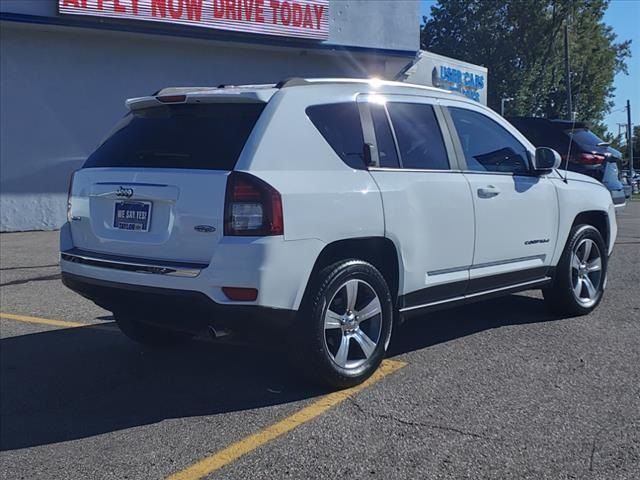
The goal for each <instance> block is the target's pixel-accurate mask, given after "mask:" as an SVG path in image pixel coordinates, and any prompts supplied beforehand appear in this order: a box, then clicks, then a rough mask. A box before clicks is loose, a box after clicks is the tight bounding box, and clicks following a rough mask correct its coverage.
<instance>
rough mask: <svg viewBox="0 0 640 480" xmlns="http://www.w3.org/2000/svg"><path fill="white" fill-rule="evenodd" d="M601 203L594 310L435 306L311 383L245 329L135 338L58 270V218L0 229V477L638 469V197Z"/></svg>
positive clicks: (526, 300) (506, 303) (606, 475)
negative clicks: (357, 379) (617, 207)
mask: <svg viewBox="0 0 640 480" xmlns="http://www.w3.org/2000/svg"><path fill="white" fill-rule="evenodd" d="M618 221H619V228H620V231H619V236H618V242H617V245H616V248H615V251H614V255H613V257H612V258H611V261H610V267H609V268H610V270H609V285H608V290H607V292H606V295H605V298H604V300H603V302H602V304H601V305H600V307H599V308H598V309H597V310H596V311H595V312H593V313H592V314H591V315H588V316H585V317H578V318H557V317H554V316H552V315H550V314H549V313H547V312H546V310H545V308H544V305H543V303H542V300H541V297H540V295H539V293H537V292H529V293H526V294H518V295H511V296H509V297H505V298H502V299H497V300H491V301H485V302H482V303H477V304H473V305H469V306H465V307H461V308H456V309H453V310H447V311H442V312H438V313H432V314H429V315H426V316H424V317H423V318H417V319H414V320H411V321H409V322H408V323H406V324H405V325H404V326H403V327H402V328H400V329H398V330H397V331H396V336H395V339H394V342H393V344H392V347H391V352H390V353H389V356H388V361H387V362H388V363H387V364H386V365H385V369H386V370H385V371H384V372H383V374H381V375H378V376H377V378H375V379H373V381H372V382H370V384H368V385H367V386H366V387H365V388H362V389H357V390H355V391H343V392H341V393H339V394H329V395H328V396H325V395H327V392H324V391H322V390H320V389H318V388H316V387H313V386H311V385H309V384H308V383H306V382H305V381H303V380H302V379H301V378H300V377H299V375H298V374H297V372H296V370H295V369H294V368H293V367H292V366H291V365H289V364H288V362H287V361H286V358H287V355H286V352H284V351H282V350H280V349H279V348H274V347H273V346H272V345H271V344H269V343H267V342H257V341H256V340H255V339H253V340H251V341H243V340H242V339H237V340H234V341H229V342H227V343H214V342H209V341H195V342H193V343H191V344H189V345H188V346H185V347H182V348H179V349H174V350H170V351H152V352H150V351H146V350H143V349H141V348H140V347H138V346H137V345H136V344H134V343H133V342H131V341H129V340H128V339H127V338H125V337H124V336H123V335H122V334H121V333H120V332H119V331H118V329H117V328H116V327H115V325H114V323H113V318H112V317H111V314H110V313H109V312H106V311H104V310H102V309H100V308H98V307H96V306H95V305H93V304H92V303H91V302H89V301H87V300H85V299H82V298H81V297H79V296H77V295H76V294H74V293H72V292H70V291H68V290H66V289H65V288H64V287H63V286H62V284H61V282H60V277H59V268H58V253H57V233H56V232H32V233H13V234H2V235H0V259H1V261H0V312H2V314H5V316H3V317H2V319H1V320H0V334H1V335H0V415H1V416H0V449H1V450H2V451H1V452H0V477H1V478H3V479H5V478H6V479H72V478H92V479H102V478H118V479H147V478H165V477H168V476H170V475H174V474H177V476H176V477H174V478H184V479H189V478H197V477H198V476H200V475H207V474H208V478H225V479H246V478H251V479H252V480H258V479H283V478H292V479H303V478H304V479H313V478H318V479H320V478H334V477H340V478H371V479H385V480H388V479H406V478H456V479H457V478H474V479H477V478H492V479H493V478H495V479H503V478H532V479H538V478H549V479H560V478H562V479H568V478H575V479H607V480H608V479H638V478H640V202H638V201H632V202H629V204H628V206H627V208H626V209H625V211H623V212H622V213H621V214H620V215H619V218H618ZM50 320H57V321H58V322H55V321H53V322H50ZM61 322H62V323H61ZM273 340H276V342H277V339H272V340H271V342H272V343H273ZM283 343H284V342H283ZM405 364H406V365H405ZM193 465H195V467H194V468H192V469H190V470H185V469H188V468H189V467H190V466H193ZM207 472H210V473H207Z"/></svg>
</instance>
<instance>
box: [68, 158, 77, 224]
mask: <svg viewBox="0 0 640 480" xmlns="http://www.w3.org/2000/svg"><path fill="white" fill-rule="evenodd" d="M76 172H77V170H76V171H75V172H73V173H72V174H71V178H70V179H69V190H68V191H67V222H70V221H71V192H72V191H73V178H74V177H75V176H76Z"/></svg>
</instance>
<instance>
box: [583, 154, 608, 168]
mask: <svg viewBox="0 0 640 480" xmlns="http://www.w3.org/2000/svg"><path fill="white" fill-rule="evenodd" d="M604 160H605V156H604V155H598V154H593V153H581V154H580V155H579V156H578V163H582V164H583V165H600V164H602V163H604Z"/></svg>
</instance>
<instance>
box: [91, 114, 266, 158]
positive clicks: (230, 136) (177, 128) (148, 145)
mask: <svg viewBox="0 0 640 480" xmlns="http://www.w3.org/2000/svg"><path fill="white" fill-rule="evenodd" d="M263 109H264V104H262V103H249V104H239V103H218V104H200V105H198V104H179V105H163V106H157V107H151V108H145V109H140V110H135V111H133V112H131V113H129V114H128V115H127V116H125V117H124V118H123V119H122V120H121V121H120V122H119V123H118V124H117V125H116V126H115V128H114V129H113V131H112V132H111V134H110V135H109V136H108V137H107V138H106V140H105V141H104V142H102V144H101V145H100V146H99V147H98V148H97V150H96V151H95V152H94V153H93V154H91V155H90V156H89V158H88V159H87V161H86V162H85V164H84V168H95V167H143V168H144V167H147V168H188V169H206V170H233V168H234V167H235V164H236V162H237V161H238V157H239V156H240V153H241V152H242V149H243V148H244V145H245V143H246V141H247V139H248V138H249V135H250V134H251V131H252V130H253V127H254V126H255V124H256V122H257V121H258V118H259V117H260V114H261V113H262V111H263Z"/></svg>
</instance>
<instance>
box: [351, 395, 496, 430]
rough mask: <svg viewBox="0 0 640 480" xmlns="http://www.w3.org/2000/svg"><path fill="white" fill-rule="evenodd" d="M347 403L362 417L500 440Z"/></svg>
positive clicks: (355, 402)
mask: <svg viewBox="0 0 640 480" xmlns="http://www.w3.org/2000/svg"><path fill="white" fill-rule="evenodd" d="M349 401H350V402H351V404H352V405H354V406H355V407H356V408H357V409H358V410H359V411H360V413H362V414H363V415H368V416H371V417H377V418H383V419H385V420H391V421H394V422H397V423H400V424H402V425H409V426H414V427H425V428H431V429H434V430H441V431H445V432H453V433H457V434H459V435H465V436H467V437H472V438H479V439H482V440H489V441H500V440H501V439H500V438H494V437H487V436H485V435H481V434H479V433H473V432H467V431H464V430H460V429H458V428H455V427H449V426H446V425H438V424H436V423H426V422H416V421H414V420H405V419H404V418H399V417H396V416H394V415H391V414H385V413H374V412H370V411H365V410H364V408H362V406H361V405H360V404H359V403H358V402H357V400H355V399H354V398H352V397H349Z"/></svg>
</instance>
